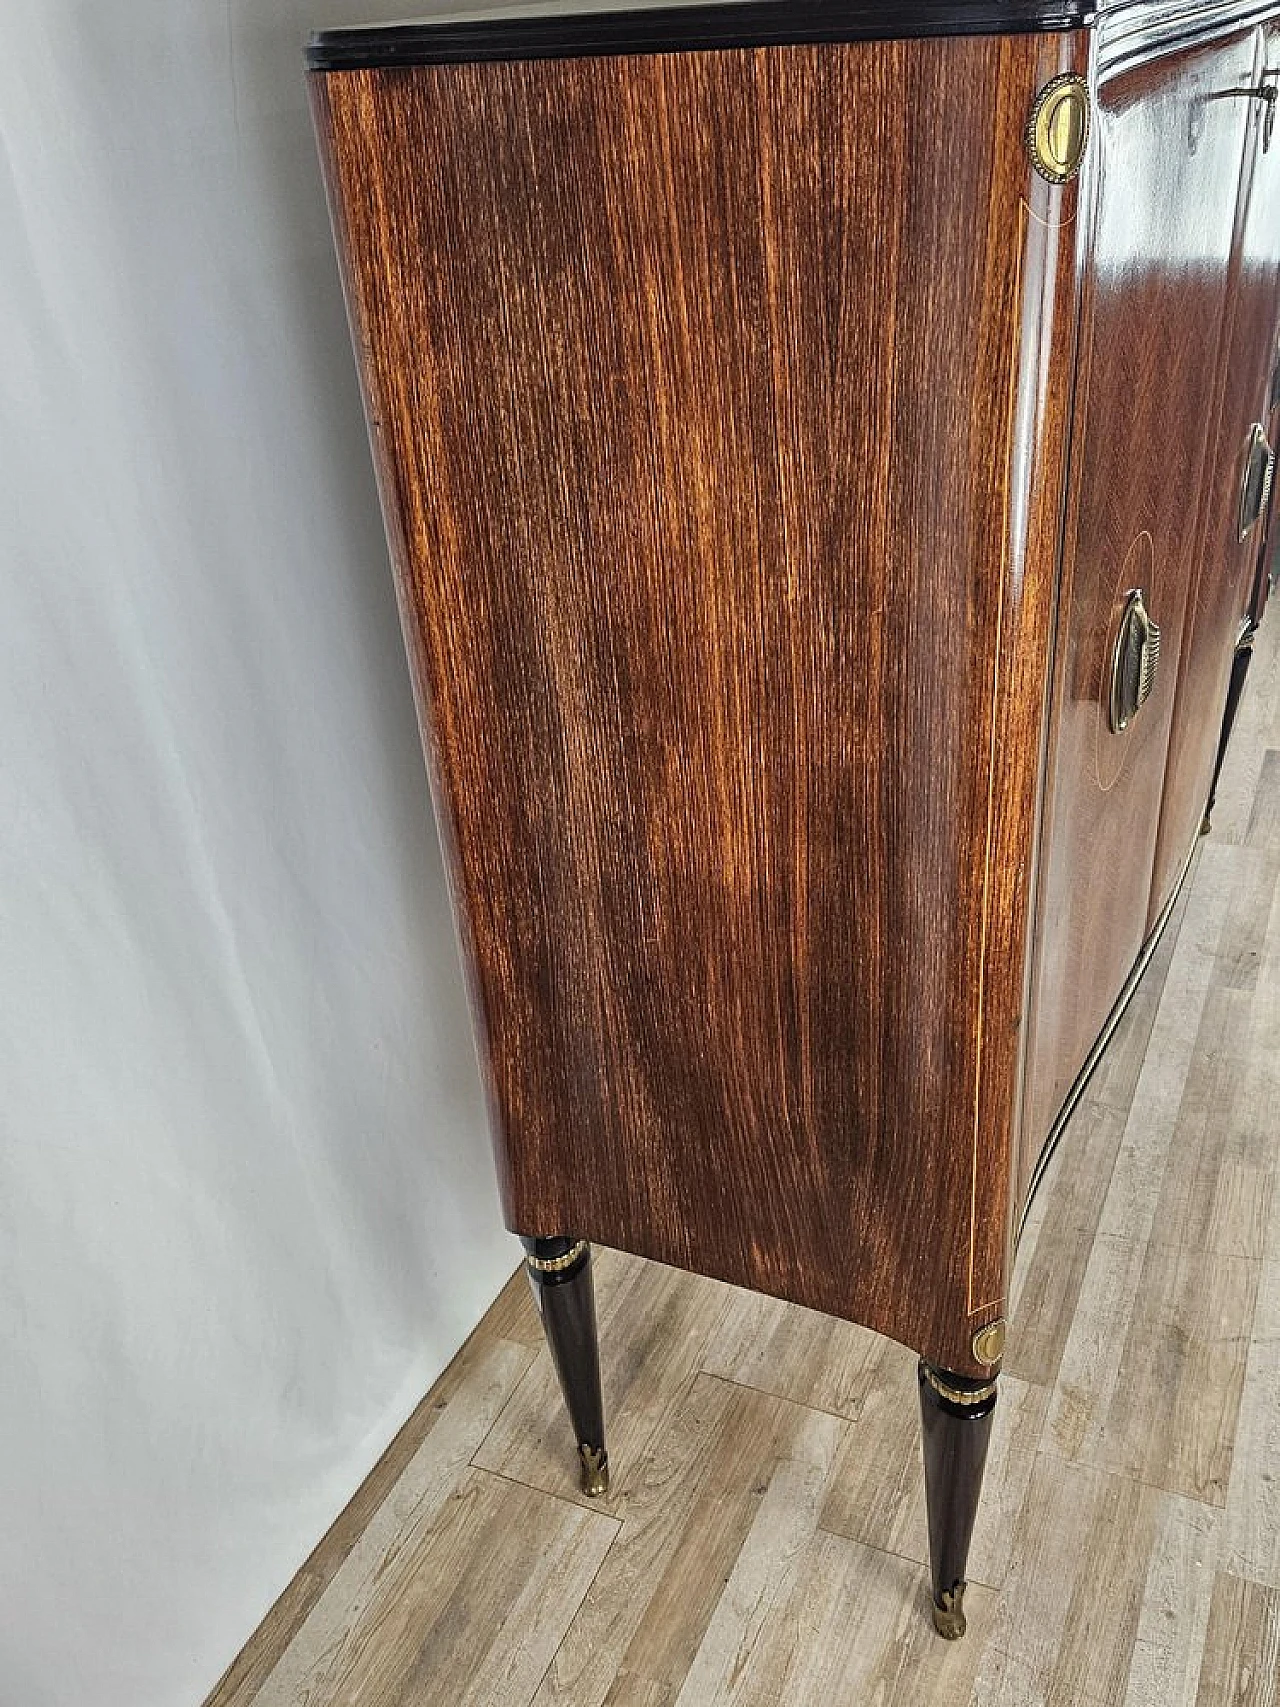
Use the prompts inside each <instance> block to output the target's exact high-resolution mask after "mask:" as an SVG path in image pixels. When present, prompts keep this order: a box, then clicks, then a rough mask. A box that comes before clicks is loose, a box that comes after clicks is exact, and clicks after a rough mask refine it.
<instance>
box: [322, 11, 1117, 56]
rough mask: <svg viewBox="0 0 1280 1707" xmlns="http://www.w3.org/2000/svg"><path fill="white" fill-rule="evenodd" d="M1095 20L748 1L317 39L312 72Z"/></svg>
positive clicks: (338, 32)
mask: <svg viewBox="0 0 1280 1707" xmlns="http://www.w3.org/2000/svg"><path fill="white" fill-rule="evenodd" d="M1096 12H1097V0H744V3H743V4H738V5H709V6H708V5H702V6H660V7H652V8H645V9H637V10H630V11H620V12H560V13H555V14H549V15H543V16H536V15H535V16H531V17H506V18H483V19H474V20H468V21H466V22H453V23H447V22H434V23H433V22H431V21H430V20H423V21H422V22H420V23H402V24H382V25H378V26H376V27H370V26H357V27H354V28H350V29H329V30H317V31H316V32H315V33H314V34H313V35H312V36H311V39H310V41H309V42H308V44H307V65H308V67H309V69H310V70H312V71H358V70H367V69H370V68H376V67H389V66H398V65H440V64H456V63H459V62H466V61H470V60H494V59H567V58H594V57H599V56H605V55H614V54H628V53H680V52H688V51H690V50H693V49H709V48H748V47H780V46H788V45H793V44H797V43H801V42H846V41H864V40H884V39H894V38H906V37H911V36H943V35H1024V34H1027V33H1030V32H1035V31H1054V30H1076V29H1080V28H1082V27H1083V26H1084V25H1086V24H1089V23H1091V22H1092V21H1093V19H1094V16H1095V14H1096Z"/></svg>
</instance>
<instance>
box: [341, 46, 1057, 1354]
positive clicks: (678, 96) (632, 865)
mask: <svg viewBox="0 0 1280 1707" xmlns="http://www.w3.org/2000/svg"><path fill="white" fill-rule="evenodd" d="M1084 52H1085V48H1084V38H1083V37H1082V36H1078V35H1074V36H1063V37H1039V38H1037V37H1022V38H1012V39H1009V40H1006V41H997V40H994V39H992V40H977V39H973V40H963V39H951V40H944V41H913V42H892V43H878V44H855V45H839V46H823V47H813V46H798V47H788V48H777V49H762V50H758V51H754V52H725V53H683V54H666V55H654V56H651V57H638V58H629V59H616V58H615V59H574V60H555V61H542V62H538V63H500V64H485V65H458V66H418V67H414V68H412V69H406V70H403V71H378V70H374V71H348V72H340V73H328V74H325V75H324V76H322V77H320V76H318V77H317V78H316V79H315V83H316V99H317V109H318V117H319V122H320V128H321V132H322V141H323V142H324V145H325V147H326V150H327V153H328V168H329V174H330V188H331V195H332V198H333V203H334V210H335V222H336V224H337V226H338V230H339V238H340V245H341V247H342V249H343V251H344V259H345V266H346V273H347V284H348V293H349V301H350V305H351V309H352V314H353V320H354V322H355V326H356V332H357V339H358V345H359V351H360V357H361V366H362V370H363V379H364V384H365V388H366V398H367V404H368V409H369V415H370V422H371V432H372V436H373V440H374V445H375V451H376V453H377V456H378V459H379V464H380V472H381V479H382V485H383V493H384V502H385V505H386V508H387V512H388V523H389V532H390V534H391V538H392V541H393V550H394V556H395V559H396V571H397V576H398V580H399V586H400V594H401V601H402V609H403V612H404V616H405V624H406V632H407V636H408V642H409V649H410V654H411V658H412V660H413V662H414V668H415V674H416V680H417V687H418V693H419V703H420V706H421V710H422V716H423V725H424V736H425V740H426V743H427V747H428V752H429V756H430V758H431V761H432V769H433V773H434V780H435V786H436V791H437V804H438V807H439V809H440V814H441V819H442V823H443V826H444V830H445V836H446V842H447V844H448V845H449V848H450V857H451V861H452V864H453V875H454V881H455V885H456V892H457V896H458V903H459V912H460V918H461V924H462V929H463V938H464V952H465V954H466V957H467V959H468V961H469V971H470V974H471V979H472V987H473V992H474V999H475V1004H476V1011H477V1020H478V1023H479V1026H480V1032H481V1039H482V1056H483V1059H484V1064H485V1067H486V1071H487V1074H488V1077H489V1087H490V1094H491V1099H492V1107H493V1110H494V1125H495V1145H496V1149H497V1151H498V1155H499V1160H500V1165H501V1169H502V1177H503V1189H504V1200H505V1207H506V1213H507V1216H508V1220H509V1222H510V1224H511V1225H512V1226H513V1227H515V1228H517V1229H518V1230H519V1231H521V1232H523V1233H550V1232H564V1231H572V1232H573V1233H575V1234H578V1235H581V1236H584V1237H589V1238H591V1239H594V1240H599V1241H603V1242H605V1243H610V1244H614V1245H618V1246H621V1247H624V1248H626V1249H629V1250H633V1251H637V1252H640V1253H642V1254H644V1255H647V1256H651V1257H655V1258H657V1259H659V1260H662V1261H665V1262H670V1263H674V1264H677V1265H679V1266H681V1267H684V1268H688V1269H692V1270H695V1271H699V1272H702V1273H706V1274H711V1275H717V1276H720V1277H722V1278H725V1279H728V1280H731V1281H734V1282H737V1283H739V1284H743V1285H746V1286H750V1287H754V1288H756V1289H759V1290H761V1291H765V1292H771V1293H775V1294H778V1295H781V1296H784V1297H787V1298H791V1299H795V1300H797V1301H798V1302H801V1303H804V1304H809V1305H813V1306H815V1307H817V1308H820V1309H823V1310H827V1311H829V1312H832V1313H834V1314H838V1315H843V1316H848V1317H852V1318H854V1319H856V1320H859V1321H862V1322H865V1323H867V1324H868V1325H869V1326H871V1327H874V1328H877V1329H880V1330H882V1331H884V1332H886V1333H888V1334H891V1335H893V1336H895V1337H896V1338H898V1339H901V1340H904V1341H907V1342H909V1343H911V1344H912V1345H914V1346H915V1347H916V1348H917V1349H919V1350H921V1351H922V1352H924V1353H925V1355H926V1356H928V1357H929V1358H930V1359H932V1360H934V1361H936V1362H937V1363H939V1364H940V1365H942V1366H944V1367H946V1368H949V1369H951V1370H955V1371H958V1372H962V1373H963V1372H965V1371H969V1370H974V1371H976V1369H977V1368H978V1366H977V1365H975V1363H974V1360H973V1356H972V1351H971V1340H972V1335H973V1332H974V1330H975V1329H976V1328H977V1327H980V1326H981V1325H982V1324H983V1323H984V1322H985V1321H988V1320H990V1319H991V1318H992V1317H993V1316H994V1315H996V1314H997V1313H998V1312H999V1309H1000V1305H1001V1301H1002V1296H1003V1290H1004V1270H1005V1263H1006V1256H1007V1248H1008V1234H1009V1223H1010V1219H1011V1211H1012V1203H1011V1193H1010V1177H1011V1164H1010V1146H1011V1142H1012V1132H1013V1121H1014V1114H1015V1110H1014V1100H1015V1081H1016V1076H1017V1065H1018V1052H1019V1044H1020V1029H1019V1028H1020V1019H1021V1009H1022V1001H1023V982H1024V964H1025V943H1026V923H1027V921H1026V911H1027V893H1028V888H1029V881H1030V868H1031V860H1032V845H1033V821H1034V816H1035V805H1036V788H1037V777H1038V758H1039V753H1040V750H1041V731H1042V720H1043V715H1044V704H1045V692H1046V680H1045V677H1046V671H1047V659H1048V653H1049V634H1050V625H1051V610H1052V603H1053V593H1054V588H1053V563H1054V558H1055V551H1056V545H1057V534H1058V525H1059V516H1060V509H1061V496H1062V483H1063V445H1064V441H1065V429H1064V420H1065V413H1066V404H1067V387H1068V381H1069V373H1070V334H1071V329H1072V325H1073V314H1074V291H1073V288H1072V280H1073V278H1074V256H1073V246H1074V229H1073V225H1072V221H1073V218H1074V207H1075V196H1076V188H1075V185H1074V183H1068V184H1067V185H1065V186H1054V185H1050V184H1048V183H1046V182H1045V181H1043V180H1042V179H1040V178H1038V177H1037V176H1036V175H1035V174H1034V173H1033V172H1032V170H1031V168H1030V165H1029V162H1028V157H1027V154H1026V152H1025V148H1024V142H1023V130H1024V127H1025V124H1026V119H1027V114H1028V112H1029V111H1030V108H1031V103H1032V100H1033V97H1034V94H1035V92H1036V90H1037V89H1038V88H1039V86H1040V85H1041V84H1042V83H1043V82H1044V81H1046V80H1047V79H1048V77H1050V76H1052V75H1053V74H1054V73H1056V72H1059V71H1062V70H1065V69H1068V68H1072V67H1073V66H1074V65H1075V64H1076V62H1077V61H1081V60H1082V59H1083V55H1084Z"/></svg>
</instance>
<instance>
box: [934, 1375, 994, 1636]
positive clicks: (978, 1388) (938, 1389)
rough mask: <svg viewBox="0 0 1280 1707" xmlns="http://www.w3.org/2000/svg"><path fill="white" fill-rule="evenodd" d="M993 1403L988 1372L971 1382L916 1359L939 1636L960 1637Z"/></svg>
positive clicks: (935, 1618)
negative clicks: (986, 1375)
mask: <svg viewBox="0 0 1280 1707" xmlns="http://www.w3.org/2000/svg"><path fill="white" fill-rule="evenodd" d="M995 1408H996V1382H995V1377H994V1376H992V1377H991V1378H989V1379H987V1380H980V1381H975V1380H973V1379H972V1378H971V1377H969V1376H967V1375H951V1374H949V1373H948V1372H947V1371H946V1370H945V1369H935V1368H934V1366H933V1365H932V1364H931V1363H926V1362H925V1361H924V1360H923V1358H922V1359H921V1361H920V1426H921V1433H922V1435H923V1440H924V1486H925V1501H926V1503H927V1505H928V1508H929V1559H930V1562H931V1565H932V1573H933V1623H934V1628H935V1629H936V1630H937V1632H938V1634H939V1635H940V1636H946V1637H948V1638H950V1639H952V1640H954V1638H955V1637H957V1636H963V1635H964V1631H965V1622H964V1589H965V1567H966V1565H967V1563H968V1559H969V1541H970V1538H971V1537H972V1535H973V1520H974V1518H975V1517H976V1516H977V1514H978V1496H979V1495H980V1494H981V1492H982V1472H983V1470H984V1469H985V1468H986V1463H987V1445H988V1442H989V1441H990V1439H991V1418H992V1415H993V1414H994V1412H995Z"/></svg>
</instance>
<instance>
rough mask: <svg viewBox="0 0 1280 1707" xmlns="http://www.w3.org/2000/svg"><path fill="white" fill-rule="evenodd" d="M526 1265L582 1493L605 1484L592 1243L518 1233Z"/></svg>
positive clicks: (605, 1488)
mask: <svg viewBox="0 0 1280 1707" xmlns="http://www.w3.org/2000/svg"><path fill="white" fill-rule="evenodd" d="M521 1243H522V1244H523V1245H524V1248H525V1259H524V1260H525V1269H526V1271H527V1273H528V1276H529V1284H530V1286H532V1288H533V1296H534V1298H535V1300H536V1301H537V1305H538V1311H539V1314H540V1315H541V1317H542V1327H543V1331H544V1332H545V1334H546V1336H547V1344H548V1346H550V1348H551V1359H552V1362H553V1363H554V1364H555V1366H556V1374H557V1375H558V1376H559V1377H560V1388H561V1391H562V1392H563V1393H564V1402H565V1404H566V1405H567V1406H568V1407H569V1420H570V1421H571V1422H572V1424H573V1431H574V1436H575V1438H576V1440H577V1442H578V1460H579V1464H580V1466H581V1470H582V1491H583V1493H584V1494H591V1495H592V1496H595V1495H597V1494H603V1493H607V1492H608V1490H609V1455H608V1453H607V1452H606V1451H605V1445H604V1401H603V1400H602V1398H601V1396H600V1347H599V1342H598V1341H597V1338H596V1296H595V1288H594V1286H593V1285H592V1282H591V1247H590V1245H588V1244H587V1242H586V1240H585V1239H570V1238H558V1239H522V1240H521Z"/></svg>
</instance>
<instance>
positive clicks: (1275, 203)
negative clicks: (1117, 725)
mask: <svg viewBox="0 0 1280 1707" xmlns="http://www.w3.org/2000/svg"><path fill="white" fill-rule="evenodd" d="M1253 45H1254V61H1253V65H1252V67H1251V70H1250V72H1249V76H1248V80H1247V82H1246V83H1245V85H1244V87H1245V88H1246V89H1253V90H1257V91H1258V92H1259V93H1258V95H1257V97H1256V98H1252V99H1250V98H1247V97H1246V98H1244V99H1239V98H1236V99H1233V100H1232V102H1230V103H1223V104H1224V105H1226V104H1230V105H1232V106H1234V107H1237V108H1240V109H1242V110H1243V113H1244V116H1245V120H1246V126H1247V133H1246V138H1245V150H1244V171H1243V172H1242V174H1241V182H1240V196H1239V202H1238V211H1237V227H1238V231H1237V242H1236V247H1235V255H1234V263H1233V268H1232V277H1231V281H1230V296H1229V302H1228V311H1227V321H1226V327H1225V333H1224V337H1223V341H1222V352H1221V357H1220V363H1219V367H1220V374H1221V378H1222V390H1221V394H1220V398H1219V400H1218V413H1217V420H1216V425H1215V429H1214V431H1213V432H1212V434H1211V437H1210V440H1209V442H1210V446H1211V461H1210V466H1209V469H1208V473H1207V478H1206V481H1205V499H1204V505H1203V515H1202V518H1201V522H1200V529H1199V539H1198V542H1197V551H1196V562H1195V575H1194V579H1193V583H1192V589H1191V599H1190V605H1189V610H1188V617H1187V622H1186V629H1187V634H1186V643H1185V646H1184V654H1185V656H1184V663H1183V667H1182V669H1181V671H1180V672H1179V676H1178V688H1177V697H1176V701H1175V705H1174V713H1173V726H1172V730H1171V735H1170V743H1169V761H1168V765H1167V768H1166V774H1165V790H1164V801H1163V808H1162V812H1161V819H1160V837H1159V842H1158V844H1157V850H1156V873H1155V882H1154V885H1153V892H1152V906H1153V908H1154V907H1155V904H1156V902H1157V900H1158V898H1159V896H1160V894H1161V893H1163V892H1165V891H1167V889H1168V888H1169V886H1170V884H1171V883H1172V881H1173V874H1174V870H1175V868H1176V866H1177V863H1178V861H1179V860H1180V858H1181V857H1182V855H1181V854H1180V853H1179V852H1178V850H1179V848H1182V849H1183V850H1184V851H1185V848H1186V845H1187V842H1188V839H1189V838H1190V837H1191V836H1192V835H1194V833H1195V829H1196V826H1197V825H1198V823H1199V822H1200V817H1201V814H1202V813H1203V811H1204V806H1205V800H1206V795H1207V792H1208V785H1207V783H1206V778H1207V777H1211V776H1212V775H1213V773H1214V769H1215V756H1216V753H1217V749H1218V745H1219V728H1220V726H1221V723H1222V707H1223V706H1224V704H1230V703H1231V696H1230V693H1229V687H1230V684H1231V682H1232V678H1233V671H1234V675H1235V678H1236V680H1237V681H1238V682H1239V684H1240V685H1241V686H1242V685H1243V675H1244V671H1245V670H1246V669H1247V659H1246V661H1245V663H1244V664H1243V665H1234V664H1233V659H1234V657H1235V652H1236V648H1237V645H1238V643H1239V642H1240V640H1241V638H1242V636H1243V635H1244V634H1245V633H1246V632H1247V630H1248V628H1249V626H1250V621H1251V612H1252V608H1253V605H1254V599H1255V588H1256V585H1257V582H1258V579H1259V567H1260V564H1261V561H1262V557H1263V543H1264V537H1265V532H1266V527H1265V523H1266V517H1265V515H1264V514H1260V515H1258V516H1257V519H1256V520H1254V521H1252V522H1251V524H1250V525H1248V526H1247V527H1244V528H1242V526H1241V520H1242V518H1241V513H1240V512H1241V495H1242V489H1243V487H1244V483H1245V476H1246V469H1247V465H1248V460H1249V450H1250V443H1251V435H1253V434H1255V433H1256V432H1257V431H1258V429H1261V435H1260V437H1261V441H1262V448H1263V455H1264V456H1265V446H1266V445H1267V444H1270V445H1271V446H1274V445H1275V444H1276V443H1277V438H1278V434H1280V407H1277V405H1278V404H1280V397H1276V396H1275V389H1274V386H1273V378H1274V375H1275V373H1276V371H1277V334H1278V333H1280V130H1277V129H1276V123H1275V114H1274V110H1273V109H1274V99H1275V90H1276V85H1277V80H1280V28H1277V27H1276V26H1275V25H1274V24H1273V25H1272V26H1271V27H1270V28H1269V29H1267V30H1265V31H1257V32H1255V33H1254V37H1253ZM1268 74H1269V75H1268ZM1268 90H1269V91H1270V92H1271V98H1270V99H1267V98H1266V96H1265V95H1264V94H1263V91H1268ZM1237 697H1238V696H1237ZM1233 709H1234V708H1233Z"/></svg>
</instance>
